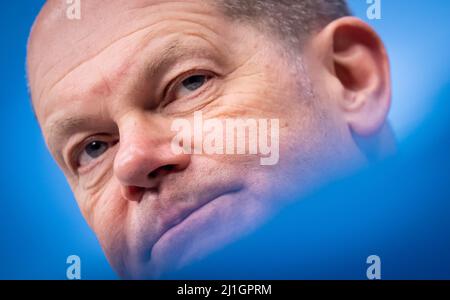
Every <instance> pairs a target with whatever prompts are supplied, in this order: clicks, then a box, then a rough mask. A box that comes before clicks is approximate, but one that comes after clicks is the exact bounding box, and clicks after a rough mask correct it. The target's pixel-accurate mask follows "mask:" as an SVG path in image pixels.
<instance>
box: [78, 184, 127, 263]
mask: <svg viewBox="0 0 450 300" xmlns="http://www.w3.org/2000/svg"><path fill="white" fill-rule="evenodd" d="M75 195H76V198H77V202H78V205H79V207H80V210H81V212H82V214H83V216H84V218H85V219H86V221H87V223H88V224H89V226H90V227H91V228H92V230H93V231H94V232H95V234H96V236H97V238H98V240H99V242H100V244H101V246H102V248H103V250H104V251H105V253H106V255H107V257H108V259H110V260H111V259H116V258H115V257H116V256H118V255H119V256H120V252H122V251H123V250H124V249H125V245H126V243H125V229H126V221H127V214H128V203H127V201H126V200H125V199H123V198H122V196H121V192H120V188H119V185H118V184H115V183H114V179H111V180H110V181H109V182H108V184H106V185H104V186H103V187H102V188H97V189H95V191H94V190H93V189H90V190H84V189H83V190H77V191H76V192H75Z"/></svg>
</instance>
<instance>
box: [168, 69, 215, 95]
mask: <svg viewBox="0 0 450 300" xmlns="http://www.w3.org/2000/svg"><path fill="white" fill-rule="evenodd" d="M209 79H211V76H208V75H204V74H195V75H191V76H189V77H187V78H186V79H184V80H183V81H181V82H180V83H179V84H177V85H176V86H175V88H174V91H173V98H174V99H179V98H183V97H186V96H188V95H189V94H190V93H192V92H195V91H196V90H198V89H200V88H201V87H202V86H204V85H205V84H206V83H207V82H208V80H209Z"/></svg>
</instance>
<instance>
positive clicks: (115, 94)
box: [27, 0, 390, 278]
mask: <svg viewBox="0 0 450 300" xmlns="http://www.w3.org/2000/svg"><path fill="white" fill-rule="evenodd" d="M65 9H66V7H65V4H64V3H63V2H61V1H48V2H47V4H46V5H45V6H44V8H43V10H42V11H41V13H40V15H39V17H38V19H37V21H36V23H35V25H34V27H33V31H32V34H31V37H30V43H29V48H28V61H27V67H28V76H29V84H30V90H31V95H32V101H33V106H34V109H35V112H36V116H37V119H38V121H39V124H40V126H41V128H42V132H43V135H44V138H45V141H46V144H47V146H48V148H49V150H50V152H51V154H52V155H53V157H54V158H55V160H56V161H57V163H58V164H59V166H60V167H61V169H62V171H63V172H64V175H65V176H66V178H67V180H68V183H69V185H70V187H71V189H72V191H73V193H74V195H75V198H76V200H77V202H78V205H79V207H80V210H81V212H82V214H83V216H84V217H85V219H86V221H87V222H88V224H89V225H90V227H91V228H92V229H93V230H94V232H95V233H96V235H97V237H98V239H99V242H100V244H101V246H102V248H103V250H104V252H105V254H106V256H107V258H108V260H109V262H110V263H111V265H112V266H113V268H114V269H115V270H116V271H117V272H118V274H119V275H120V276H122V277H126V278H154V277H159V276H161V275H163V274H165V273H167V272H170V271H171V270H175V269H177V268H180V267H182V266H184V265H186V264H188V263H190V262H192V261H195V260H197V259H200V258H201V257H203V256H205V255H207V254H209V253H211V252H212V251H214V250H216V249H219V248H220V247H222V246H223V245H226V244H228V243H230V242H232V241H234V240H236V239H238V238H239V237H241V236H243V235H245V234H247V233H249V232H251V231H252V229H254V228H256V227H257V226H258V225H259V224H261V223H262V222H264V221H265V220H267V218H269V217H270V216H272V215H273V214H274V212H276V211H277V209H278V208H279V207H281V206H282V205H283V204H285V203H287V202H289V201H291V200H292V199H294V198H298V197H300V196H301V195H304V194H305V193H307V192H310V191H311V190H312V189H314V188H316V187H317V186H319V185H320V184H321V183H323V182H325V181H327V180H329V179H330V178H333V177H334V176H336V175H337V174H339V173H341V172H342V171H343V170H344V169H345V170H347V171H348V169H353V168H356V167H358V166H360V165H362V164H364V163H366V161H367V155H366V153H365V150H364V149H363V148H362V146H361V143H360V142H358V140H361V139H362V140H364V141H372V140H375V141H382V142H377V143H376V149H381V150H380V152H383V151H384V148H386V142H385V139H383V138H382V137H383V136H384V135H385V134H386V131H387V127H386V124H385V118H386V115H387V112H388V108H389V103H390V81H389V66H388V61H387V55H386V53H385V51H384V47H383V45H382V43H381V41H380V40H379V39H378V37H377V36H376V34H375V33H374V32H373V31H372V30H371V29H370V28H369V27H368V26H367V25H365V24H364V23H363V22H361V21H359V20H357V19H355V18H343V19H340V20H336V21H335V22H333V23H331V24H330V25H328V26H327V27H326V28H325V29H323V30H321V31H319V32H317V33H316V34H314V35H313V36H312V37H311V39H310V40H309V42H308V44H306V45H303V46H302V50H300V49H298V51H295V49H294V50H289V51H286V50H285V48H286V45H285V44H282V43H280V42H279V41H278V40H276V39H275V38H273V37H270V36H267V35H265V34H263V33H261V32H259V31H258V30H257V29H255V28H254V27H253V26H251V25H249V24H243V23H237V22H231V21H230V20H229V19H227V18H226V17H224V16H222V15H221V14H220V13H219V12H217V11H216V9H215V8H213V7H211V6H209V5H206V4H205V2H204V1H183V2H179V1H156V0H136V1H125V0H124V1H95V2H94V1H86V2H83V12H82V18H81V20H78V21H71V20H68V19H67V18H65V17H64V13H65ZM195 111H202V113H203V116H204V118H218V119H226V118H244V119H245V118H256V119H261V118H265V119H273V118H276V119H279V120H280V135H279V143H280V160H279V162H278V164H276V165H273V166H261V165H260V164H259V157H258V156H257V155H205V154H202V155H187V154H174V153H173V152H172V151H171V148H170V142H171V140H172V138H173V136H174V135H175V132H173V131H171V130H170V127H171V122H172V121H173V120H174V119H175V118H180V117H181V118H186V119H192V117H193V113H194V112H195ZM355 136H356V137H358V140H356V138H355ZM369 144H371V143H369ZM372 144H373V143H372ZM344 166H345V168H344Z"/></svg>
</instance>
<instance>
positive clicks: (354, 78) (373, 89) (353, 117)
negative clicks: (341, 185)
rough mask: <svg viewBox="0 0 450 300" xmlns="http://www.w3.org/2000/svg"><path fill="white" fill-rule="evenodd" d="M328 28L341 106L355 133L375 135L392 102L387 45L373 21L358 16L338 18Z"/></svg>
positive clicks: (333, 73) (384, 119)
mask: <svg viewBox="0 0 450 300" xmlns="http://www.w3.org/2000/svg"><path fill="white" fill-rule="evenodd" d="M326 30H327V35H328V38H329V39H330V41H332V42H331V45H332V47H331V49H330V51H329V54H330V56H331V57H330V60H331V61H332V75H333V76H334V77H335V79H336V81H337V82H338V85H339V90H340V91H339V95H338V97H337V101H339V102H340V103H339V107H340V108H341V110H342V112H343V115H344V118H345V120H346V121H347V123H348V125H349V127H350V129H351V130H352V132H353V133H354V134H357V135H360V136H370V135H373V134H375V133H376V132H378V131H379V130H380V128H382V127H383V125H384V123H385V121H386V116H387V113H388V111H389V107H390V102H391V82H390V70H389V61H388V57H387V53H386V50H385V48H384V45H383V43H382V41H381V40H380V38H379V37H378V35H377V34H376V33H375V32H374V31H373V30H372V29H371V28H370V26H369V25H367V24H366V23H364V22H363V21H361V20H359V19H357V18H354V17H345V18H341V19H338V20H336V21H334V22H333V23H331V24H329V25H328V28H326Z"/></svg>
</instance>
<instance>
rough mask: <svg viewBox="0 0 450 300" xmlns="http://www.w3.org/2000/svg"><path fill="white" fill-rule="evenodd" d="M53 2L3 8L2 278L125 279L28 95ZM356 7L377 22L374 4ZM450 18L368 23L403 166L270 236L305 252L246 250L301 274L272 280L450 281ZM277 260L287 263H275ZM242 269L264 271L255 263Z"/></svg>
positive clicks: (364, 175)
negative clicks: (39, 27) (34, 38)
mask: <svg viewBox="0 0 450 300" xmlns="http://www.w3.org/2000/svg"><path fill="white" fill-rule="evenodd" d="M43 2H44V1H8V2H6V3H5V4H3V5H2V8H1V9H0V14H1V18H0V22H1V31H2V35H1V36H2V38H3V45H2V47H1V49H0V51H1V55H0V60H1V67H2V70H3V71H2V72H1V75H0V76H1V81H0V82H1V85H2V88H1V91H0V95H1V101H2V105H3V106H2V108H1V109H0V133H1V135H0V136H1V137H2V138H3V140H2V142H1V147H0V162H1V166H2V171H1V172H0V187H1V191H2V194H1V196H0V222H1V224H0V279H65V278H66V277H65V274H66V267H67V265H66V258H67V256H69V255H71V254H76V255H79V256H80V257H81V259H82V278H83V279H115V278H116V275H115V274H114V272H113V271H112V270H111V269H110V267H109V265H108V263H107V261H106V259H105V258H104V256H103V254H102V252H101V249H100V247H99V245H98V242H97V240H96V238H95V236H94V234H93V233H92V232H91V231H90V230H89V228H88V226H87V225H86V223H85V221H84V220H83V218H82V217H81V215H80V212H79V210H78V207H77V206H76V203H75V200H74V199H73V196H72V194H71V192H70V190H69V187H68V185H67V184H66V182H65V179H64V177H63V175H62V173H61V172H60V171H59V170H58V168H57V166H56V164H55V163H54V162H53V161H52V159H51V157H50V155H49V154H48V152H47V150H46V148H45V145H44V143H43V140H42V137H41V133H40V130H39V127H38V125H37V123H36V121H35V119H34V116H33V112H32V109H31V106H30V101H29V98H28V95H27V89H26V82H25V75H24V74H25V71H24V68H25V67H24V65H25V64H24V61H25V53H26V47H25V45H26V41H27V36H28V32H29V28H30V27H31V24H32V22H33V19H34V17H35V15H36V14H37V13H38V11H39V8H40V6H41V5H42V4H43ZM349 3H350V5H351V7H352V9H353V12H354V14H355V15H357V16H359V17H361V18H363V19H364V20H366V21H368V20H367V19H366V9H367V4H366V1H365V0H351V1H349ZM449 12H450V2H449V1H437V0H434V1H427V2H424V1H419V0H396V1H391V0H389V1H387V0H383V1H382V19H381V20H375V21H368V22H369V23H370V24H372V25H373V26H374V27H375V29H376V30H377V31H378V32H379V33H380V35H381V37H382V38H383V40H384V41H385V43H386V45H387V48H388V51H389V54H390V57H391V63H392V73H393V85H394V98H393V106H392V111H391V114H390V120H391V122H392V124H393V127H394V130H395V131H396V134H397V136H398V139H399V148H400V151H399V155H398V157H396V158H394V159H391V160H389V161H386V162H384V163H382V164H380V165H377V166H374V167H373V168H372V169H370V170H364V171H362V172H361V173H360V174H357V175H356V176H354V177H353V178H349V179H346V180H344V181H343V182H340V183H336V184H335V185H332V186H329V187H326V188H324V189H323V191H321V192H320V193H319V194H318V195H315V196H313V197H311V199H306V200H305V201H303V202H301V203H299V204H298V205H297V207H296V209H293V210H292V211H293V212H295V214H294V215H293V214H292V213H291V214H290V215H289V214H286V215H284V216H283V218H284V219H282V220H281V221H278V223H274V224H272V225H271V226H270V227H268V228H267V230H266V231H264V235H265V238H267V235H269V237H270V234H273V236H274V237H275V236H277V235H279V232H280V231H279V230H277V228H281V227H277V226H281V225H280V224H286V222H290V221H293V220H295V226H294V228H293V229H291V230H290V232H289V233H290V234H292V235H294V234H295V235H297V236H298V237H299V238H298V239H297V243H296V244H295V245H286V244H285V245H284V247H282V246H283V245H280V246H279V247H275V246H272V245H270V246H267V247H266V250H265V252H264V251H256V249H258V248H256V249H255V248H252V247H254V245H257V244H258V234H256V235H255V236H254V237H252V238H253V239H255V241H254V242H253V243H252V242H249V243H247V244H243V245H241V246H240V249H241V251H243V252H245V251H248V252H249V253H259V255H260V258H263V259H266V262H267V264H269V265H270V264H272V265H273V266H272V267H273V268H275V270H277V269H276V268H277V266H280V265H283V264H282V263H283V262H286V261H285V260H284V258H286V257H288V258H289V257H291V258H292V257H297V258H298V259H296V260H295V261H294V262H290V264H291V266H292V270H291V271H289V270H286V269H284V270H281V269H279V270H278V271H279V272H278V273H277V272H274V273H273V275H274V276H278V277H279V278H285V277H286V276H289V274H292V276H293V277H295V278H318V279H320V278H356V279H364V278H365V272H366V267H367V265H366V264H365V259H366V257H367V256H368V255H371V254H378V255H380V256H381V258H382V266H383V269H382V272H383V278H384V279H395V278H422V279H429V278H448V279H450V235H449V234H448V228H450V218H449V212H450V187H449V186H450V163H449V153H450V122H449V121H448V119H449V117H450V105H449V104H448V103H449V102H448V101H449V95H450V88H449V83H450V80H449V75H450V60H449V59H448V52H449V50H448V49H449V46H450V30H449V28H450V20H449V17H450V13H449ZM288 224H289V223H288ZM255 243H256V244H255ZM268 247H272V248H273V249H272V248H268ZM259 249H261V248H259ZM280 249H284V250H283V251H284V252H281V250H280ZM288 249H292V251H291V252H289V251H288ZM300 249H301V251H299V250H300ZM233 251H236V250H233V248H232V247H231V248H230V250H229V252H227V255H232V254H233ZM268 253H273V254H278V256H276V257H278V258H273V257H275V256H273V257H272V260H267V259H268V258H269V259H270V256H264V255H268ZM235 254H236V253H235ZM230 257H236V256H230ZM253 257H254V258H255V257H258V255H254V256H253ZM212 259H214V258H212ZM241 259H242V262H241V263H242V264H243V265H245V264H247V265H249V266H251V267H252V268H253V269H252V270H255V271H256V270H258V267H257V266H256V265H252V263H254V262H252V261H251V259H249V257H245V255H241ZM224 262H226V260H224V259H223V258H220V259H216V264H214V266H215V267H214V269H208V267H207V266H206V267H205V266H201V265H200V266H199V267H197V268H194V269H193V270H191V271H190V272H188V271H186V272H188V273H186V274H184V275H183V276H188V277H189V276H195V275H196V274H203V275H199V276H203V277H205V274H210V275H211V277H214V276H216V277H220V275H217V274H219V273H220V272H219V271H221V272H222V275H223V274H227V272H226V264H225V263H224ZM208 266H211V264H208ZM201 270H202V271H201ZM205 270H206V271H205ZM196 272H200V273H196ZM256 274H258V273H256V272H254V273H251V272H250V273H248V274H234V275H233V273H230V274H228V275H229V276H234V277H239V276H240V275H242V276H243V277H245V276H247V277H252V276H256ZM261 274H263V273H261ZM277 274H278V275H277ZM280 274H283V275H280Z"/></svg>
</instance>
